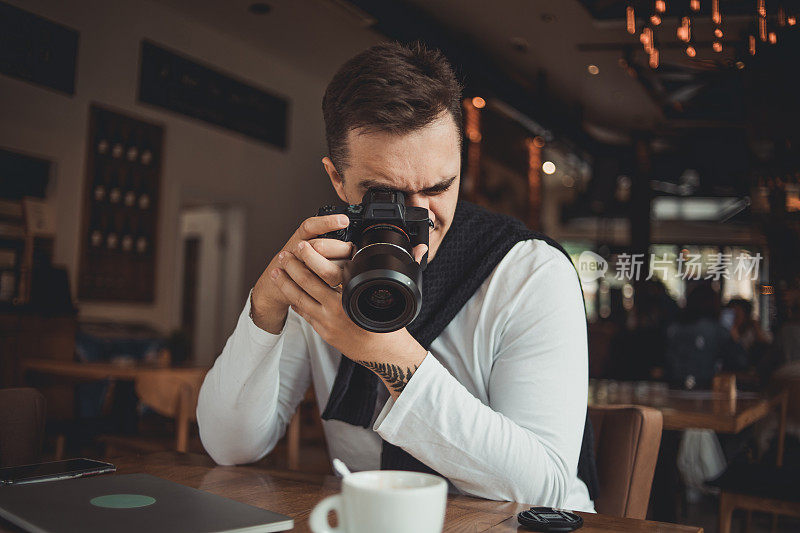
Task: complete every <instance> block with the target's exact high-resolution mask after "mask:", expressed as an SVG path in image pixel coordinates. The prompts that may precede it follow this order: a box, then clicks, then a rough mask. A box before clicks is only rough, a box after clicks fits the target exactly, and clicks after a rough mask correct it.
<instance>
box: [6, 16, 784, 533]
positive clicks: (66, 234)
mask: <svg viewBox="0 0 800 533" xmlns="http://www.w3.org/2000/svg"><path fill="white" fill-rule="evenodd" d="M798 16H800V2H797V1H793V0H785V1H775V0H770V1H766V2H765V1H763V0H727V1H717V0H681V1H673V0H661V1H659V0H657V1H649V0H648V1H625V0H502V1H497V2H485V1H479V0H474V1H463V0H458V1H457V0H427V1H422V0H386V1H380V2H376V1H364V0H298V1H290V0H268V1H265V2H252V1H250V0H227V1H222V0H192V1H189V0H151V1H143V0H136V1H134V0H115V1H105V2H100V1H92V0H72V1H70V2H58V1H48V0H26V1H20V0H10V1H9V0H3V1H0V74H2V75H0V95H1V97H0V343H1V344H0V349H2V354H1V356H0V357H2V359H1V360H0V386H2V387H5V388H11V387H18V386H22V385H28V386H33V387H36V388H37V389H38V390H39V391H40V392H41V393H42V394H43V395H44V397H45V398H46V401H47V416H46V418H47V426H46V433H45V439H44V443H45V444H44V454H45V455H46V456H48V457H51V458H52V457H70V456H82V455H90V456H103V455H105V456H113V454H114V453H119V451H120V450H138V451H142V450H145V451H152V450H158V449H178V450H179V451H187V450H188V451H196V452H201V453H202V446H201V445H200V443H199V440H198V439H197V436H196V428H195V427H193V426H192V424H193V410H194V403H193V402H195V401H196V393H197V388H198V387H199V383H201V382H202V377H203V375H204V372H205V370H206V369H207V368H208V367H210V365H212V364H213V362H214V359H215V357H216V355H217V354H218V353H219V352H220V351H221V349H222V346H223V345H224V343H225V340H226V338H227V336H228V335H229V334H230V332H231V331H232V329H233V327H234V325H235V323H236V320H237V318H238V315H239V313H240V311H241V308H242V306H243V304H244V302H245V298H246V297H247V294H248V291H249V289H250V287H251V286H252V285H253V284H254V283H255V281H256V279H257V278H258V276H259V275H260V274H261V272H262V270H263V268H264V267H265V265H266V263H267V262H268V261H269V259H270V258H271V257H272V255H273V254H274V253H275V252H276V251H277V250H278V249H279V248H280V247H281V246H282V245H283V243H284V242H285V240H286V239H287V237H288V236H289V235H290V234H291V233H292V232H293V231H294V229H295V227H296V226H297V224H298V223H299V221H301V220H302V219H304V218H306V217H308V216H311V215H312V214H314V213H315V212H316V210H317V208H318V207H319V206H321V205H323V204H326V203H332V202H335V201H336V197H335V195H334V193H333V191H332V188H331V186H330V185H329V181H328V179H327V177H326V175H325V173H324V171H323V168H322V165H321V162H320V160H321V159H322V157H324V156H325V155H326V145H325V138H324V128H323V121H322V113H321V101H322V95H323V93H324V90H325V87H326V85H327V83H328V81H329V80H330V78H331V77H332V75H333V74H334V72H335V71H336V70H337V69H338V67H339V66H340V65H341V64H342V63H343V62H344V61H345V60H347V59H349V58H350V57H352V56H353V55H355V54H356V53H358V52H360V51H361V50H363V49H365V48H367V47H369V46H371V45H373V44H376V43H379V42H381V41H383V40H387V39H391V40H399V41H403V42H407V41H415V40H422V41H424V42H425V43H427V44H428V45H429V46H432V47H438V48H440V49H441V50H442V51H443V52H444V53H445V55H446V56H447V57H448V58H449V59H450V60H451V61H452V63H453V65H454V67H455V68H456V70H457V73H458V76H459V78H460V79H461V80H462V81H463V83H464V86H465V92H464V111H465V113H464V134H465V138H464V144H463V158H462V160H463V166H462V186H461V196H462V197H463V198H464V199H467V200H470V201H473V202H476V203H478V204H481V205H484V206H486V207H488V208H489V209H492V210H494V211H498V212H503V213H508V214H511V215H514V216H516V217H518V218H520V219H522V220H523V221H525V222H526V223H527V224H528V226H529V227H531V228H533V229H536V230H539V231H543V232H545V233H547V234H548V235H550V236H551V237H553V238H555V239H556V240H558V241H559V242H561V243H562V244H563V245H564V246H565V248H567V250H568V251H569V252H570V254H571V255H572V257H573V260H574V262H575V264H576V267H577V268H578V271H579V274H580V276H581V280H582V287H583V291H584V296H585V303H586V312H587V318H588V323H589V338H590V362H589V364H590V376H591V378H592V381H591V383H590V401H594V402H606V403H608V402H611V403H613V402H614V401H616V400H614V397H615V395H617V394H624V393H625V391H627V393H628V394H629V396H628V397H627V398H623V399H620V400H619V401H620V402H622V403H630V402H631V401H632V400H631V396H630V394H640V395H646V394H648V393H650V392H654V393H656V392H657V393H664V394H666V392H664V390H665V389H669V390H670V391H682V392H683V393H695V392H697V391H711V390H712V389H713V386H714V383H715V382H714V378H715V376H716V377H719V376H721V375H725V376H728V375H732V376H734V377H735V381H734V385H733V391H734V395H735V393H736V391H737V390H738V391H739V392H740V393H741V394H744V395H746V394H753V395H754V396H753V397H754V398H755V397H756V396H758V395H768V394H772V393H774V392H775V390H776V389H774V387H775V385H774V384H775V376H776V375H779V376H783V377H786V376H790V377H791V376H794V378H795V379H796V378H797V376H798V375H800V370H798V367H797V364H794V363H797V361H798V360H800V297H799V296H798V294H800V242H799V239H800V233H799V232H798V230H799V229H800V224H798V221H800V151H798V147H799V146H800V134H798V131H800V130H799V129H798V127H797V124H798V120H799V119H800V104H799V103H798V102H799V101H798V98H797V92H798V82H799V81H800V76H798V64H800V63H798V58H799V57H800V56H798V52H800V45H799V43H800V29H798V25H797V17H798ZM776 373H777V374H776ZM716 383H719V381H717V382H716ZM620 391H621V392H620ZM740 397H742V398H746V397H747V396H741V395H740ZM758 397H761V396H758ZM789 397H790V398H793V399H794V400H796V399H797V396H796V395H795V396H791V395H790V396H789ZM798 410H800V409H798V407H797V406H796V405H795V406H794V407H792V406H791V405H790V407H789V421H788V423H787V424H786V450H785V455H786V459H785V462H787V463H790V462H791V461H796V462H799V463H800V460H798V457H800V454H798V452H797V449H798V446H797V442H798V441H797V437H798V436H800V429H798V428H800V424H798V423H797V422H796V419H792V416H793V415H792V413H795V415H796V413H797V411H798ZM770 416H771V417H772V418H770ZM793 420H795V422H793ZM759 423H760V425H759V424H755V425H753V426H751V427H748V428H746V429H745V430H743V431H739V432H737V434H734V435H722V436H720V439H719V443H718V444H717V445H716V447H715V448H714V449H715V450H716V449H717V448H719V449H720V450H721V452H720V453H719V454H718V455H719V456H720V459H719V460H720V461H724V462H725V463H726V464H733V463H736V462H737V461H745V462H748V463H752V462H754V461H757V460H759V459H763V458H765V457H766V458H767V459H765V460H767V461H768V460H769V457H770V453H772V459H771V460H772V461H773V463H774V461H775V453H777V452H776V446H777V444H776V430H775V428H776V427H777V425H778V421H777V419H776V418H775V416H774V415H769V416H767V414H766V413H765V414H764V419H763V420H760V421H759ZM770 428H771V429H770ZM667 433H668V432H665V440H664V441H663V442H662V451H663V449H664V448H665V447H666V448H669V447H670V446H673V444H674V446H673V447H674V448H675V449H676V452H675V453H677V450H678V449H682V450H683V454H684V455H683V457H685V456H686V453H688V452H686V446H688V445H687V444H685V442H684V443H683V444H681V442H683V441H684V440H685V439H683V434H682V433H680V432H677V431H676V432H674V433H675V435H674V438H673V440H674V443H673V444H669V445H668V444H667V443H668V441H669V438H668V437H667ZM670 438H672V437H670ZM780 440H781V442H783V439H780ZM770 450H772V451H770ZM671 460H672V463H671V464H672V465H673V467H674V464H675V463H674V460H675V458H674V457H673V458H672V459H671ZM264 461H265V464H268V465H272V466H275V465H278V466H289V467H292V468H296V469H301V470H309V471H324V472H327V471H328V470H329V468H330V467H329V464H328V458H327V453H326V452H325V443H324V439H323V437H322V432H321V428H320V426H319V422H318V414H317V413H316V410H315V407H314V400H313V397H312V396H310V394H309V395H308V396H307V398H306V401H304V403H303V405H302V406H301V409H300V411H299V413H298V415H297V416H296V417H295V420H294V421H293V422H292V424H291V425H290V428H289V431H288V433H287V438H286V439H285V440H284V441H283V442H282V443H281V445H280V446H279V448H278V449H276V451H275V452H273V453H272V454H270V456H268V457H267V458H266V459H265V460H264ZM668 461H669V458H668ZM687 468H688V469H689V470H691V467H687ZM673 470H674V468H673ZM716 473H717V474H718V473H719V471H717V472H716ZM658 475H659V474H658V471H657V482H658ZM706 477H708V478H710V477H711V476H706ZM692 479H695V478H692V476H691V475H690V474H686V473H685V472H684V474H683V475H682V477H680V478H679V479H676V480H673V484H672V485H670V484H669V483H666V482H665V484H662V486H663V487H667V488H666V489H664V490H665V491H666V492H665V493H664V494H669V495H671V496H668V497H665V498H664V500H662V501H666V500H669V501H668V504H669V505H667V507H669V509H667V510H662V511H663V513H662V514H661V515H659V516H656V518H661V519H671V520H673V521H688V522H691V523H695V524H699V525H704V526H706V527H707V528H708V530H709V531H715V530H716V518H715V513H716V510H715V509H716V500H715V498H716V494H717V492H718V490H714V489H710V488H709V487H707V486H706V485H705V484H704V481H705V480H701V481H700V482H699V483H694V484H693V482H690V480H692ZM657 486H658V485H657ZM670 487H673V488H674V487H678V489H679V492H678V494H679V497H677V498H675V497H674V494H675V492H674V491H673V490H672V488H670ZM654 493H655V494H658V493H659V492H658V490H656V489H654ZM662 493H663V492H662ZM673 500H677V501H673ZM673 504H675V505H673ZM651 511H653V509H652V507H651ZM747 522H748V524H750V525H751V526H752V527H753V528H755V529H756V530H758V528H761V527H763V528H767V529H769V528H770V527H777V528H778V529H779V530H781V528H783V530H786V531H790V530H795V528H798V527H800V523H799V522H797V521H796V520H795V521H792V519H790V518H781V519H780V521H779V522H777V523H776V524H777V525H775V524H773V523H772V521H771V519H770V517H769V515H763V516H761V518H759V515H758V514H757V516H756V517H755V518H752V517H750V515H748V520H747Z"/></svg>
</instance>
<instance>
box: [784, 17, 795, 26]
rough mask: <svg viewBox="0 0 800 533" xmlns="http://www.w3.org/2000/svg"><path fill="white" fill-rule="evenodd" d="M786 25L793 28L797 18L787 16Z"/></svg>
mask: <svg viewBox="0 0 800 533" xmlns="http://www.w3.org/2000/svg"><path fill="white" fill-rule="evenodd" d="M786 23H787V24H788V25H789V26H794V25H795V24H797V17H795V16H794V15H789V16H788V17H786Z"/></svg>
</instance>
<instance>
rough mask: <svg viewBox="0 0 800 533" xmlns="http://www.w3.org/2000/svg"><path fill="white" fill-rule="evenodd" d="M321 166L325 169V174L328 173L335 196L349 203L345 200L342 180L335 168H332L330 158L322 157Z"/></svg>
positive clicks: (345, 195)
mask: <svg viewBox="0 0 800 533" xmlns="http://www.w3.org/2000/svg"><path fill="white" fill-rule="evenodd" d="M322 166H323V167H325V172H327V173H328V177H329V178H330V179H331V185H333V188H334V189H335V190H336V194H338V195H339V198H340V199H341V200H342V201H343V202H345V203H348V204H349V203H350V202H349V201H348V200H347V194H345V192H344V178H342V176H341V175H340V174H339V172H338V171H337V170H336V167H335V166H333V161H331V158H330V157H327V156H326V157H323V158H322Z"/></svg>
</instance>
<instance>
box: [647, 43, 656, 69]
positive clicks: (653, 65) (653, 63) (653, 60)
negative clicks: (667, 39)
mask: <svg viewBox="0 0 800 533" xmlns="http://www.w3.org/2000/svg"><path fill="white" fill-rule="evenodd" d="M649 62H650V68H653V69H655V68H658V48H653V51H652V52H650V61H649Z"/></svg>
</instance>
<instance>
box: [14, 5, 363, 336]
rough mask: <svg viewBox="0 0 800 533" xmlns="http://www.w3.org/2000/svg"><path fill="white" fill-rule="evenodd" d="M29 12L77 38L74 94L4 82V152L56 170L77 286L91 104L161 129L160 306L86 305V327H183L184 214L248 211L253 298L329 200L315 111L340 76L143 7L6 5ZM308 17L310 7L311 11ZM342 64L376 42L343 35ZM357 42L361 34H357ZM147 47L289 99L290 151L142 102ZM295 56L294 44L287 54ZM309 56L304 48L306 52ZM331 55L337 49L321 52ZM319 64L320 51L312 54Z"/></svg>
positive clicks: (62, 227) (60, 240)
mask: <svg viewBox="0 0 800 533" xmlns="http://www.w3.org/2000/svg"><path fill="white" fill-rule="evenodd" d="M10 1H11V3H12V4H15V5H17V6H18V7H21V8H23V9H26V10H28V11H31V12H33V13H36V14H38V15H41V16H44V17H46V18H49V19H51V20H53V21H56V22H58V23H61V24H64V25H66V26H69V27H71V28H73V29H76V30H78V31H79V32H80V38H79V50H78V66H77V80H76V91H75V95H74V96H72V97H69V96H65V95H63V94H61V93H57V92H54V91H51V90H48V89H45V88H42V87H39V86H36V85H32V84H29V83H26V82H23V81H19V80H16V79H13V78H9V77H5V76H0V146H2V147H4V148H8V149H12V150H19V151H22V152H27V153H31V154H37V155H40V156H43V157H47V158H49V159H52V160H54V161H55V162H56V164H57V172H56V183H55V187H54V199H55V204H56V208H57V226H58V233H57V237H56V249H55V260H56V262H57V263H60V264H64V265H66V266H67V267H68V269H69V272H70V278H71V282H72V288H73V293H74V292H75V289H76V282H77V279H78V272H77V264H78V260H79V243H80V239H81V236H80V235H79V232H80V224H81V217H80V213H81V206H82V202H83V197H82V195H83V186H84V185H83V184H84V180H85V172H86V142H87V133H88V115H89V105H90V103H92V102H97V103H99V104H101V105H106V106H110V107H112V108H116V109H118V110H120V111H122V112H123V113H128V114H131V115H133V116H135V117H139V118H142V119H144V120H147V121H152V122H157V123H160V124H162V125H163V126H164V127H165V143H164V150H165V151H164V154H165V155H164V164H163V168H162V190H161V194H162V197H161V211H160V213H159V229H158V239H159V242H158V251H157V282H156V301H155V302H154V304H147V305H144V304H138V305H131V304H127V303H119V304H116V303H93V302H79V306H80V315H81V317H83V318H100V319H114V320H125V321H128V320H130V321H141V322H147V323H150V324H152V325H154V326H156V327H158V328H160V329H162V330H165V331H166V330H168V329H170V328H172V327H175V326H176V325H177V323H178V320H179V307H178V301H177V298H176V295H177V290H178V287H177V286H176V280H175V274H174V272H175V268H174V265H175V262H176V260H177V254H179V253H180V249H178V247H177V242H178V233H177V232H178V211H179V209H180V207H181V206H184V205H198V204H200V205H202V204H209V203H212V204H226V205H243V206H244V207H245V209H246V235H245V243H246V251H245V274H244V275H245V283H244V285H245V288H244V289H243V291H242V292H243V293H242V294H241V301H242V303H244V298H245V296H246V290H248V289H249V287H250V286H252V284H253V283H255V280H256V279H257V277H258V276H259V274H260V273H261V271H262V269H263V268H264V266H265V265H266V262H267V261H268V260H269V258H270V257H271V256H272V255H273V254H274V252H275V251H277V249H278V248H279V247H280V246H281V245H282V244H283V242H284V241H285V240H286V239H287V238H288V236H289V235H290V234H291V232H292V231H293V230H294V228H295V227H296V224H297V223H298V221H299V220H301V219H302V218H305V217H306V216H310V215H312V214H313V213H314V212H315V210H316V208H317V207H318V206H320V205H322V204H323V203H326V202H329V201H332V200H333V199H334V195H333V193H332V192H331V187H330V185H329V183H328V182H327V178H326V177H325V175H324V172H323V170H322V166H321V164H320V159H321V158H322V157H323V156H324V155H325V151H326V150H325V141H324V129H323V122H322V112H321V109H320V105H321V100H322V94H323V93H324V89H325V86H326V84H327V82H328V79H329V77H330V75H331V72H332V71H333V70H335V66H331V68H330V69H329V70H328V71H325V72H312V71H303V70H302V69H301V67H299V66H298V63H291V64H290V63H288V62H287V61H286V60H285V59H283V58H285V54H282V53H280V52H281V51H280V50H270V49H268V48H265V47H263V46H262V47H257V46H254V45H253V44H248V43H247V42H246V41H245V40H242V39H239V38H237V36H234V35H228V34H225V33H222V32H220V31H218V30H215V29H214V28H211V27H209V26H205V25H203V24H202V23H199V22H196V21H195V20H193V19H192V18H189V17H187V16H185V15H184V14H182V13H181V12H178V11H175V10H173V8H170V7H166V6H164V5H163V4H156V3H151V2H145V1H135V0H118V1H92V0H70V1H66V2H65V1H63V0H61V1H59V0H29V1H20V0H10ZM308 5H309V9H312V8H313V4H308ZM347 31H348V32H349V35H350V39H349V41H348V44H347V45H341V48H342V51H341V61H344V60H346V59H347V58H348V57H350V56H351V55H352V54H353V53H354V50H353V48H354V45H353V43H354V37H353V35H354V32H356V33H355V35H356V38H355V39H356V42H361V41H363V46H360V45H359V47H358V48H362V47H366V46H369V45H370V44H372V43H373V42H376V41H377V37H376V36H375V35H374V34H372V33H371V32H369V31H367V30H364V29H361V28H355V29H347ZM357 32H361V33H357ZM143 38H146V39H151V40H153V41H155V42H157V43H160V44H163V45H165V46H167V47H168V48H171V49H174V50H177V51H180V52H182V53H184V54H187V55H189V56H190V57H192V58H195V59H197V60H200V61H203V62H205V63H207V64H210V65H213V66H215V67H217V68H218V69H220V70H223V71H225V72H228V73H231V74H233V75H235V76H237V77H239V78H241V79H245V80H249V81H250V82H251V83H253V84H255V85H256V86H258V87H261V88H264V89H266V90H270V91H273V92H276V93H279V94H282V95H285V96H287V97H288V98H289V99H290V122H289V149H288V150H287V151H286V152H282V151H280V150H278V149H275V148H272V147H270V146H267V145H265V144H262V143H259V142H256V141H253V140H250V139H248V138H246V137H243V136H241V135H238V134H234V133H231V132H228V131H226V130H222V129H220V128H216V127H213V126H210V125H208V124H205V123H203V122H200V121H196V120H192V119H189V118H185V117H183V116H181V115H177V114H174V113H169V112H166V111H162V110H160V109H157V108H154V107H149V106H147V105H143V104H139V103H137V101H136V86H137V80H138V65H139V47H140V42H141V40H142V39H143ZM284 45H285V46H292V43H284ZM306 45H307V43H306ZM324 46H325V47H326V49H327V50H330V47H336V46H338V45H337V43H335V42H330V41H328V42H325V43H324ZM312 53H313V50H312Z"/></svg>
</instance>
